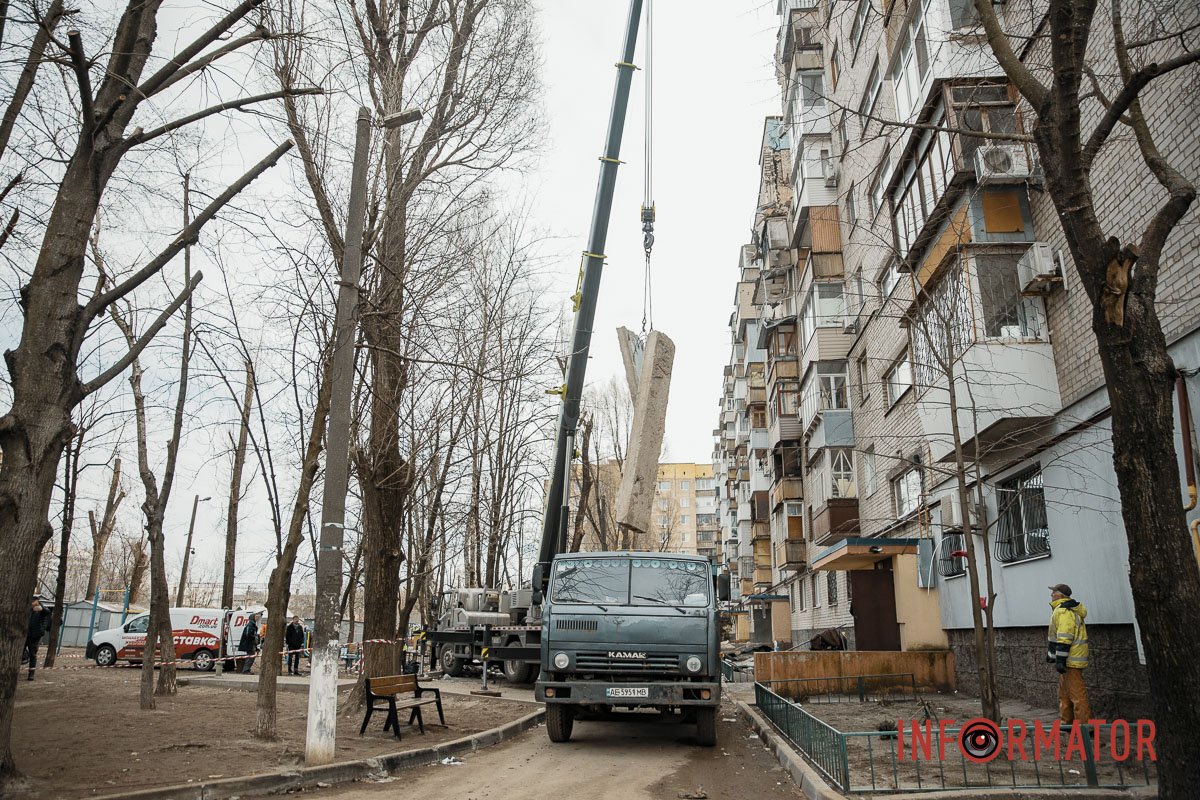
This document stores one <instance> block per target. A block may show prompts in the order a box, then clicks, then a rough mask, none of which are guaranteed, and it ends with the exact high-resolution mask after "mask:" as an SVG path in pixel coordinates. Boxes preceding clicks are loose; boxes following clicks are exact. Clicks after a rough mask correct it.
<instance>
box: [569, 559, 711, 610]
mask: <svg viewBox="0 0 1200 800" xmlns="http://www.w3.org/2000/svg"><path fill="white" fill-rule="evenodd" d="M709 581H710V577H709V570H708V565H707V564H705V563H703V562H699V561H688V560H684V559H675V558H633V559H629V558H571V559H564V560H562V561H558V562H556V563H555V565H554V583H553V587H552V589H551V593H550V599H551V601H552V602H555V603H593V604H612V605H635V606H642V605H669V606H691V607H703V606H707V605H708V598H709V595H708V592H709V589H708V584H709Z"/></svg>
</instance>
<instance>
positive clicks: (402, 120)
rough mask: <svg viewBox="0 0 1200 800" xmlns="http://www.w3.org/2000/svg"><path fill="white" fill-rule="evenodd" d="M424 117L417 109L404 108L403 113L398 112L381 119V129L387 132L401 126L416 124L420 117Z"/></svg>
mask: <svg viewBox="0 0 1200 800" xmlns="http://www.w3.org/2000/svg"><path fill="white" fill-rule="evenodd" d="M423 116H425V115H424V113H423V112H422V111H421V109H419V108H406V109H404V110H403V111H398V112H396V113H395V114H388V115H387V116H385V117H384V118H383V123H382V124H383V127H385V128H387V129H388V130H392V129H394V128H399V127H401V126H402V125H408V124H409V123H411V122H417V121H419V120H420V119H421V117H423Z"/></svg>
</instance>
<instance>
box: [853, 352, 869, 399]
mask: <svg viewBox="0 0 1200 800" xmlns="http://www.w3.org/2000/svg"><path fill="white" fill-rule="evenodd" d="M854 366H855V370H856V372H857V376H858V402H859V403H865V402H867V399H868V398H869V397H870V396H871V376H870V374H869V373H868V372H867V357H866V356H865V355H863V356H859V357H858V358H857V359H856V360H855V362H854Z"/></svg>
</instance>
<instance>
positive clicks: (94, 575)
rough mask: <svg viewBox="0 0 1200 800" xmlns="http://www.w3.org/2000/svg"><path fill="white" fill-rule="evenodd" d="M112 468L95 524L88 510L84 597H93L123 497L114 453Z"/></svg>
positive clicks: (93, 513)
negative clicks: (89, 548) (88, 554)
mask: <svg viewBox="0 0 1200 800" xmlns="http://www.w3.org/2000/svg"><path fill="white" fill-rule="evenodd" d="M113 455H114V458H113V468H112V483H111V484H110V485H109V487H108V499H107V500H106V501H105V502H104V512H103V514H102V515H101V517H100V524H99V525H98V526H97V525H96V514H95V512H92V511H89V512H88V525H89V527H90V528H91V532H92V566H91V568H90V569H89V570H88V585H87V592H86V593H85V594H84V597H94V596H95V594H96V589H97V588H99V582H100V564H101V562H102V561H103V560H104V548H105V547H107V546H108V540H109V538H110V537H111V536H112V532H113V528H114V527H116V524H117V509H119V508H120V507H121V501H122V500H124V499H125V490H124V489H122V488H121V459H119V458H116V457H115V456H116V454H115V453H114V454H113Z"/></svg>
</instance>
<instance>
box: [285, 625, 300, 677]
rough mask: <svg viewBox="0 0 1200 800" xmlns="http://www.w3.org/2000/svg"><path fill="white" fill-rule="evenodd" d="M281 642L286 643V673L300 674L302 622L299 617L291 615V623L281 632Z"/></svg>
mask: <svg viewBox="0 0 1200 800" xmlns="http://www.w3.org/2000/svg"><path fill="white" fill-rule="evenodd" d="M283 643H284V644H286V645H287V651H288V654H287V668H288V675H299V674H300V655H301V653H300V651H301V650H303V649H304V623H303V622H301V621H300V617H298V616H297V617H292V621H291V623H290V624H289V625H288V626H287V629H286V630H285V631H284V632H283Z"/></svg>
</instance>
